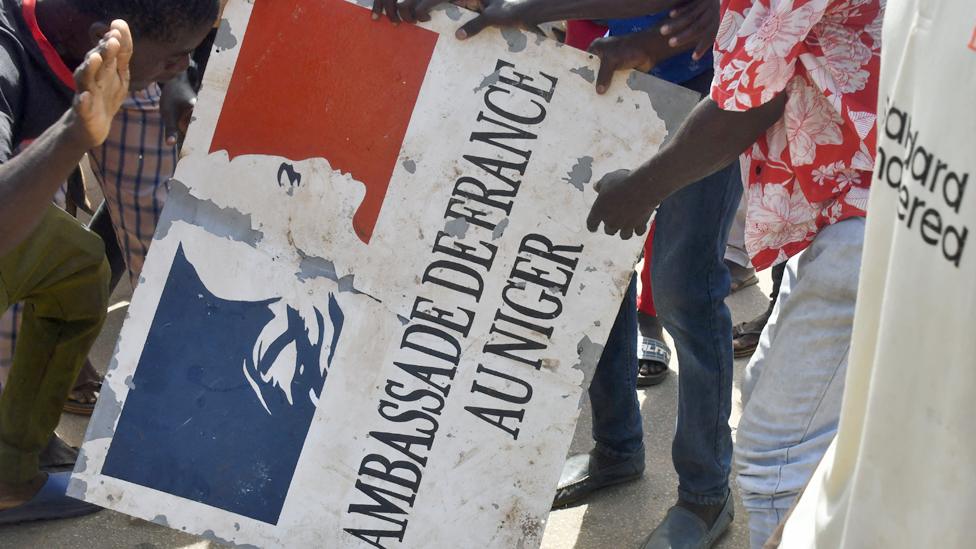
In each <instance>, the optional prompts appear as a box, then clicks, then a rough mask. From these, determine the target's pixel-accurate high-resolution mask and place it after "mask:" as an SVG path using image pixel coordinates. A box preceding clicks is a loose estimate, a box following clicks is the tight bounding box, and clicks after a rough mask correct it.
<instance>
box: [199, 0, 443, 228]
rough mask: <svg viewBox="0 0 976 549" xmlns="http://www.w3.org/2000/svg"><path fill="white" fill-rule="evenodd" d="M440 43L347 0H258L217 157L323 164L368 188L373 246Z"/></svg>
mask: <svg viewBox="0 0 976 549" xmlns="http://www.w3.org/2000/svg"><path fill="white" fill-rule="evenodd" d="M436 42H437V34H436V33H433V32H431V31H428V30H425V29H421V28H419V27H416V26H413V25H400V26H399V27H394V26H392V25H391V24H390V23H389V22H387V21H372V20H371V19H370V17H369V11H368V10H366V9H363V8H361V7H358V6H355V5H352V4H349V3H347V2H345V1H344V0H257V1H256V2H255V3H254V10H253V12H252V15H251V20H250V23H249V24H248V28H247V34H246V35H245V38H244V42H243V43H242V44H241V51H240V56H239V58H238V60H237V66H236V68H235V69H234V76H233V78H232V79H231V82H230V87H229V89H228V91H227V98H226V99H225V101H224V106H223V110H222V111H221V114H220V119H219V120H218V121H217V128H216V131H215V133H214V138H213V143H211V147H210V150H211V152H214V151H220V150H225V151H227V153H228V154H229V155H230V157H231V158H234V157H235V156H239V155H244V154H264V155H274V156H283V157H285V158H289V159H291V160H295V161H300V160H305V159H308V158H325V159H327V160H328V161H329V163H330V164H331V165H332V168H333V169H336V170H340V171H343V172H348V173H351V174H352V176H353V177H354V178H355V179H356V180H358V181H361V182H363V183H364V184H365V185H366V197H365V199H364V200H363V203H362V204H361V205H360V206H359V209H358V210H357V212H356V215H355V217H354V219H353V227H354V229H355V231H356V234H357V235H358V236H359V238H360V239H362V241H363V242H367V243H368V242H369V239H370V237H371V236H372V234H373V228H374V227H375V225H376V220H377V218H378V217H379V213H380V209H381V207H382V205H383V200H384V198H385V197H386V192H387V189H388V187H389V184H390V177H391V176H392V174H393V169H394V167H395V165H396V161H397V158H398V157H399V155H400V147H401V145H402V144H403V138H404V135H405V134H406V132H407V125H408V124H409V123H410V116H411V115H412V114H413V109H414V105H415V104H416V102H417V96H418V95H419V93H420V86H421V84H422V83H423V81H424V76H425V75H426V74H427V67H428V65H429V64H430V58H431V56H432V55H433V53H434V45H435V44H436Z"/></svg>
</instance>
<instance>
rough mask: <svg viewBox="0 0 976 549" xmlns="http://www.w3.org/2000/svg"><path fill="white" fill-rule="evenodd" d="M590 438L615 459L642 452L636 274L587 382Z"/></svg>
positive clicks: (600, 449) (642, 433) (642, 435)
mask: <svg viewBox="0 0 976 549" xmlns="http://www.w3.org/2000/svg"><path fill="white" fill-rule="evenodd" d="M589 394H590V403H591V404H592V405H593V440H595V441H596V447H597V450H598V451H600V452H602V453H603V454H605V455H608V456H612V457H616V458H628V457H632V456H634V455H636V454H638V453H640V454H643V453H644V429H643V427H642V425H641V421H642V420H641V413H640V403H638V402H637V277H636V276H635V277H634V278H633V279H631V281H630V287H629V288H627V293H626V294H624V302H623V304H621V306H620V312H618V313H617V320H616V321H614V324H613V327H612V328H610V336H609V338H608V339H607V344H606V346H605V347H604V348H603V355H602V356H601V357H600V362H598V363H597V365H596V371H595V372H594V373H593V379H592V381H590V389H589Z"/></svg>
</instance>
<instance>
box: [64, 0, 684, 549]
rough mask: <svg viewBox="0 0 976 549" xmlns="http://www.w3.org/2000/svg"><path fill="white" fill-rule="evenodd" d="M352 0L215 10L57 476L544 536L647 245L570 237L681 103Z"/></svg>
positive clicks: (224, 524) (96, 496)
mask: <svg viewBox="0 0 976 549" xmlns="http://www.w3.org/2000/svg"><path fill="white" fill-rule="evenodd" d="M371 5H372V2H370V1H368V0H360V1H358V2H345V1H343V0H318V1H317V2H307V1H305V0H254V1H253V2H252V1H250V0H231V1H230V3H229V5H228V7H227V9H226V11H225V17H226V21H224V22H223V24H222V27H221V30H220V31H219V34H218V40H217V44H216V46H215V47H216V49H217V50H219V51H220V55H214V56H213V57H212V58H211V61H210V65H209V68H208V72H207V74H206V75H205V83H204V87H203V89H202V90H201V93H200V98H199V103H198V106H197V109H196V112H195V115H194V116H195V120H194V122H193V124H192V125H191V128H190V132H189V134H188V135H187V139H186V144H185V146H184V157H183V158H182V159H181V161H180V164H179V166H178V168H177V174H176V179H175V180H174V181H173V183H172V185H171V189H172V190H171V195H170V197H169V200H168V202H167V205H166V208H165V210H164V212H163V214H162V220H161V221H160V224H159V227H158V229H157V233H156V235H155V240H154V243H153V246H152V250H151V252H150V254H149V257H148V259H147V262H146V265H145V267H144V270H143V272H142V279H141V282H140V284H139V286H138V288H137V290H136V292H135V295H134V296H133V298H132V302H131V304H130V306H129V308H128V313H127V314H128V317H127V319H126V321H125V324H124V326H123V329H122V333H121V335H120V338H119V342H118V346H117V349H116V353H115V358H114V359H113V364H112V367H111V370H110V374H109V375H108V376H106V379H105V382H104V383H103V387H102V393H101V397H100V399H99V404H98V408H97V409H96V411H95V414H94V416H93V418H92V420H91V423H90V426H89V431H88V433H87V435H86V442H85V445H84V448H83V456H85V458H84V459H82V460H79V467H78V469H77V470H76V471H75V474H74V481H73V483H72V490H73V493H75V494H77V495H78V496H79V497H82V498H83V499H85V500H88V501H92V502H95V503H98V504H100V505H103V506H107V507H109V508H112V509H115V510H118V511H121V512H125V513H128V514H130V515H133V516H136V517H140V518H142V519H144V520H151V521H153V522H155V523H157V524H163V525H166V526H169V527H171V528H174V529H178V530H181V531H186V532H192V533H195V534H199V535H203V536H204V537H206V538H208V539H212V540H214V541H217V542H219V543H224V544H228V545H233V546H238V547H282V546H288V547H363V546H369V545H370V544H374V545H375V544H379V545H382V546H387V547H392V546H396V547H404V548H426V547H487V548H505V549H508V548H510V547H522V548H528V549H531V548H534V547H538V545H539V543H540V542H541V538H542V534H543V529H544V525H545V518H546V516H547V514H548V511H549V507H550V505H551V503H552V494H553V491H554V487H555V484H556V482H557V480H558V477H559V474H560V471H561V468H562V462H563V459H564V458H565V455H566V452H567V451H568V449H569V444H570V442H571V440H572V436H573V432H574V428H575V423H576V418H577V415H578V414H579V406H580V399H581V397H582V394H583V392H584V391H585V389H586V386H587V384H588V382H589V379H590V378H591V376H592V372H593V368H594V367H595V365H596V362H597V361H598V359H599V357H600V355H601V353H602V350H603V347H602V345H600V344H599V343H598V342H603V341H606V340H607V336H608V333H609V330H610V326H612V324H613V321H614V318H615V317H616V314H617V309H618V308H619V307H618V305H619V303H620V301H621V299H622V296H623V293H624V291H625V290H626V287H627V283H628V281H629V280H630V277H631V276H632V269H633V264H634V262H635V260H636V258H637V256H638V254H639V253H640V248H641V242H639V240H637V239H633V240H631V241H626V242H625V241H622V240H619V239H617V238H613V237H609V236H607V235H604V234H602V233H590V232H588V231H587V230H586V227H585V220H586V216H587V214H588V211H589V207H590V205H591V204H592V203H593V201H594V199H595V197H596V192H595V191H594V190H593V185H592V182H593V180H594V176H602V174H607V175H605V176H602V177H610V176H613V175H615V174H619V173H622V172H624V171H627V170H631V169H633V168H635V167H636V166H637V165H639V164H640V163H641V162H642V161H644V160H646V159H647V158H649V157H650V156H651V155H653V154H654V152H655V151H657V150H658V149H659V147H660V146H661V145H662V144H663V143H664V142H665V140H666V139H667V138H668V136H669V135H670V133H671V132H672V131H673V130H674V128H676V127H677V124H678V122H679V120H680V118H682V117H683V116H685V115H686V113H687V112H688V111H689V110H690V108H691V107H692V106H693V105H694V103H695V97H694V96H693V94H691V93H690V92H687V91H685V90H683V89H681V88H678V87H675V86H672V85H670V84H666V83H660V82H658V81H654V80H653V79H651V78H650V77H647V76H646V75H640V76H633V77H631V78H630V79H629V80H627V81H625V80H624V79H618V80H619V82H617V83H615V84H613V85H612V86H611V89H610V93H608V94H606V95H604V96H599V95H597V94H596V93H595V92H594V90H593V86H592V81H593V70H592V69H591V68H589V63H591V62H592V59H591V58H590V57H589V56H587V55H586V54H585V53H583V52H579V51H576V50H573V49H571V48H561V47H560V45H558V44H556V43H553V42H551V41H549V40H545V39H541V38H539V37H538V36H536V37H535V38H534V39H533V40H529V36H528V34H526V33H525V32H523V31H520V30H517V29H509V30H505V31H498V30H493V29H487V30H485V31H483V32H481V33H479V34H478V35H477V36H473V37H470V38H469V39H467V40H465V41H458V40H456V39H454V37H453V35H454V32H455V30H456V29H457V28H458V26H459V25H462V24H464V23H465V22H466V21H469V20H470V19H471V17H473V15H472V14H471V13H470V12H467V11H465V10H462V9H460V8H458V7H456V6H446V7H445V8H443V9H438V10H435V11H434V12H433V13H432V17H433V18H432V20H431V21H430V22H428V23H422V24H419V25H407V24H402V25H398V26H394V25H392V24H390V23H389V22H388V21H386V20H382V19H381V20H378V21H373V20H372V18H371V17H370V11H369V9H368V7H370V6H371ZM364 8H366V9H364ZM296 14H300V15H301V17H295V15H296ZM325 20H329V21H331V24H330V26H329V33H328V36H323V34H322V32H321V28H322V21H325ZM231 29H234V31H233V32H232V31H231ZM244 29H246V32H245V31H244ZM337 51H341V52H343V55H337V54H336V52H337ZM296 52H297V53H296ZM299 53H300V55H299ZM289 59H292V60H298V59H300V61H295V62H294V63H291V64H289V62H288V61H287V60H289ZM295 63H298V64H297V65H296V64H295ZM313 68H314V70H313ZM298 69H301V70H298ZM319 69H321V70H319ZM326 69H327V70H326ZM638 110H639V112H640V116H638V117H635V116H634V112H635V111H638ZM447 515H450V516H451V517H453V520H451V521H447V522H445V521H444V520H443V517H444V516H447Z"/></svg>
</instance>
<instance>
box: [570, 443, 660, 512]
mask: <svg viewBox="0 0 976 549" xmlns="http://www.w3.org/2000/svg"><path fill="white" fill-rule="evenodd" d="M643 474H644V452H643V451H641V452H638V453H637V454H636V455H633V456H631V457H627V458H623V459H621V458H615V457H610V456H607V455H605V454H604V453H602V452H600V451H599V450H597V449H595V448H594V449H593V450H590V453H589V454H579V455H575V456H570V458H569V459H567V460H566V464H565V465H563V474H562V476H560V477H559V486H558V487H557V488H556V497H555V499H554V500H553V502H552V508H553V509H558V508H560V507H566V506H567V505H571V504H573V503H576V502H578V501H580V500H582V499H584V498H586V497H587V496H589V495H590V494H592V493H593V492H595V491H597V490H600V489H601V488H606V487H607V486H613V485H615V484H621V483H624V482H628V481H631V480H636V479H639V478H640V477H641V476H642V475H643Z"/></svg>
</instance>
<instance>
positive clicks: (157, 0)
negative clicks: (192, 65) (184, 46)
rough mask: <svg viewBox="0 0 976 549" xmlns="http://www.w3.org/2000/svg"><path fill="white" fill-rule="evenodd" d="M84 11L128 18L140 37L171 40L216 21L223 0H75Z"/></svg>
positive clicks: (105, 17)
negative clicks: (178, 34) (220, 0)
mask: <svg viewBox="0 0 976 549" xmlns="http://www.w3.org/2000/svg"><path fill="white" fill-rule="evenodd" d="M71 3H72V4H74V6H75V8H77V9H78V10H79V11H81V12H82V13H86V14H88V15H91V16H94V17H97V18H99V19H100V20H102V21H105V22H106V23H107V22H110V21H112V20H114V19H124V20H125V22H126V23H128V24H129V28H130V29H131V30H132V35H133V36H134V37H136V38H148V39H151V40H162V41H169V40H172V39H173V38H175V36H176V34H177V33H178V32H180V31H183V30H187V29H192V28H196V27H197V26H198V25H203V24H205V23H213V22H215V21H216V20H217V14H218V13H219V12H220V2H219V0H71Z"/></svg>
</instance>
